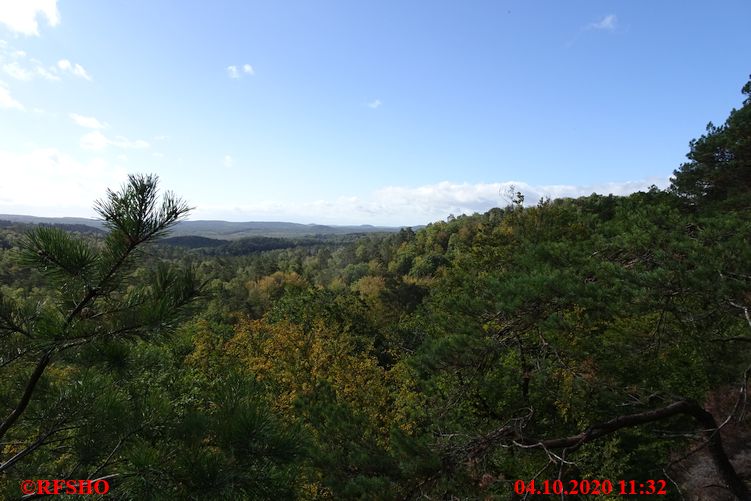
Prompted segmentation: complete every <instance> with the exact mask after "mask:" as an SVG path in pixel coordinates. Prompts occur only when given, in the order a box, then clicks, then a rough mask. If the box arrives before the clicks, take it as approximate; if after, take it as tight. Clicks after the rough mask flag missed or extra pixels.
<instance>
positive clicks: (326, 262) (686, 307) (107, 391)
mask: <svg viewBox="0 0 751 501" xmlns="http://www.w3.org/2000/svg"><path fill="white" fill-rule="evenodd" d="M743 94H744V96H745V100H744V101H743V103H742V106H741V107H740V109H734V110H732V111H731V113H730V115H729V117H728V118H727V120H726V122H725V123H724V124H723V125H721V126H714V125H712V124H710V125H709V126H708V127H707V130H706V133H705V134H704V135H702V136H701V137H700V138H698V139H696V140H694V141H692V142H691V143H690V151H689V153H688V155H687V156H688V162H686V163H684V164H683V165H681V166H680V167H679V168H678V169H677V170H676V171H675V172H674V177H673V178H672V180H671V186H670V187H669V188H668V189H666V190H660V189H658V188H656V187H653V188H652V189H650V190H649V191H647V192H639V193H635V194H633V195H629V196H623V197H619V196H613V195H608V196H603V195H596V194H593V195H591V196H587V197H581V198H577V199H557V200H541V201H540V202H539V203H538V204H537V205H535V206H525V205H524V204H523V200H522V199H520V198H517V199H515V200H514V201H512V202H511V203H510V204H508V205H507V206H505V207H497V208H493V209H491V210H489V211H488V212H486V213H484V214H474V215H461V216H458V217H455V218H453V217H452V218H449V220H447V221H437V222H434V223H432V224H430V225H428V226H427V227H425V228H423V229H420V230H418V231H413V230H412V229H409V228H404V229H402V230H401V231H400V232H398V233H394V234H381V233H371V234H368V235H363V236H359V237H357V238H341V239H331V240H325V239H324V240H315V239H307V240H305V239H303V240H298V241H290V240H286V239H283V238H268V239H260V238H259V239H256V240H249V241H245V242H239V243H236V244H233V245H232V246H231V247H228V248H227V250H222V251H213V252H208V251H207V252H196V251H195V250H191V249H190V246H187V245H186V246H184V247H182V246H176V247H169V248H167V247H160V246H158V245H155V243H156V242H157V241H158V240H159V239H160V238H161V237H164V236H166V235H167V234H168V232H169V230H170V228H171V227H172V226H173V225H174V224H175V223H176V222H177V221H179V220H182V219H184V218H185V217H186V216H187V215H188V214H189V212H190V210H191V209H190V207H189V205H188V204H187V203H186V202H184V201H183V200H181V199H180V198H178V197H176V196H175V195H174V194H172V193H170V192H165V193H163V194H160V192H159V185H158V180H157V178H156V177H155V176H148V175H131V176H130V177H129V180H128V182H127V183H126V184H125V185H124V186H123V187H121V188H120V189H119V191H109V192H108V193H106V195H105V197H104V198H103V199H102V200H100V201H99V202H97V203H96V205H95V209H96V210H97V212H98V214H99V215H100V217H101V219H102V220H103V221H104V223H105V225H106V232H104V233H101V232H81V231H76V230H80V228H67V229H61V228H55V227H49V226H33V225H24V224H21V223H14V224H3V225H0V278H1V279H2V281H1V282H0V373H1V374H2V377H1V378H0V472H1V473H0V474H1V475H2V476H0V492H2V494H0V496H1V497H2V498H3V499H17V498H21V497H22V493H21V491H20V490H19V485H20V484H21V482H22V481H23V480H24V479H73V478H75V479H90V480H102V479H104V480H106V481H107V482H109V484H110V485H111V490H110V495H113V496H115V498H116V499H274V498H276V499H522V498H524V497H526V496H527V495H526V494H525V493H524V492H522V493H519V492H518V491H517V490H515V486H516V482H517V481H518V480H523V481H524V482H525V483H529V482H530V481H531V480H533V479H535V480H536V481H537V482H538V485H542V482H544V481H545V480H548V481H551V482H552V481H555V480H561V481H562V482H564V484H566V482H569V481H571V480H581V479H591V480H598V481H603V480H606V479H607V480H610V481H611V482H612V483H613V484H614V486H615V490H616V493H617V491H618V488H619V487H618V481H619V480H624V481H630V480H635V481H637V482H642V483H644V482H646V481H648V480H653V481H654V480H661V481H663V482H664V486H665V487H664V488H665V491H666V495H665V497H666V498H668V499H681V498H682V497H684V496H686V497H690V498H691V499H698V498H702V499H717V500H721V499H736V498H737V499H750V495H749V485H751V453H750V451H751V447H749V445H750V444H751V426H749V425H750V424H751V417H749V416H750V415H751V412H749V409H748V403H747V393H748V382H749V375H750V374H751V313H750V312H749V309H750V308H751V217H750V216H751V214H749V210H750V209H751V82H749V83H747V84H746V85H745V86H744V87H743ZM566 485H567V486H568V484H566ZM624 494H628V493H624ZM569 497H570V498H571V499H575V498H576V497H577V496H575V495H574V496H569ZM589 498H592V499H613V497H612V496H611V497H608V496H607V495H605V494H601V495H596V494H593V495H590V496H589Z"/></svg>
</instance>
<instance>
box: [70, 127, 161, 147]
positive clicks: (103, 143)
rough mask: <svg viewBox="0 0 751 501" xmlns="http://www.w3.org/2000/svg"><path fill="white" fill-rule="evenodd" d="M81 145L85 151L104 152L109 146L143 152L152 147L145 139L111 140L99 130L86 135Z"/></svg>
mask: <svg viewBox="0 0 751 501" xmlns="http://www.w3.org/2000/svg"><path fill="white" fill-rule="evenodd" d="M80 144H81V148H83V149H85V150H103V149H105V148H107V147H108V146H114V147H116V148H122V149H129V150H142V149H146V148H148V147H149V146H150V145H149V143H147V142H146V141H144V140H143V139H137V140H135V141H132V140H130V139H128V138H125V137H123V136H117V137H115V138H112V139H111V138H109V137H107V136H105V135H104V134H102V133H101V132H99V131H98V130H94V131H91V132H89V133H87V134H84V135H83V137H81V141H80Z"/></svg>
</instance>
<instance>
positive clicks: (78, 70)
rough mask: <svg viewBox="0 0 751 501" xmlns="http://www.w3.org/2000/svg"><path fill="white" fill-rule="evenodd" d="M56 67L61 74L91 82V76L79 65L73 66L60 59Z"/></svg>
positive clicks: (67, 61)
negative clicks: (68, 74)
mask: <svg viewBox="0 0 751 501" xmlns="http://www.w3.org/2000/svg"><path fill="white" fill-rule="evenodd" d="M57 67H58V68H59V69H60V70H61V71H63V72H68V73H71V74H73V75H75V76H77V77H79V78H84V79H86V80H89V81H91V75H89V73H88V72H87V71H86V70H85V69H84V67H83V66H81V65H80V64H77V63H76V64H74V63H71V62H70V61H69V60H67V59H61V60H59V61H58V62H57Z"/></svg>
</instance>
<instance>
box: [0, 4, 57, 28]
mask: <svg viewBox="0 0 751 501" xmlns="http://www.w3.org/2000/svg"><path fill="white" fill-rule="evenodd" d="M40 17H43V18H45V19H46V20H47V24H48V25H50V26H57V25H58V24H60V11H58V10H57V0H7V1H2V2H0V24H4V25H5V26H6V27H7V28H8V29H10V30H11V31H12V32H14V33H19V34H21V35H26V36H39V22H38V19H39V18H40Z"/></svg>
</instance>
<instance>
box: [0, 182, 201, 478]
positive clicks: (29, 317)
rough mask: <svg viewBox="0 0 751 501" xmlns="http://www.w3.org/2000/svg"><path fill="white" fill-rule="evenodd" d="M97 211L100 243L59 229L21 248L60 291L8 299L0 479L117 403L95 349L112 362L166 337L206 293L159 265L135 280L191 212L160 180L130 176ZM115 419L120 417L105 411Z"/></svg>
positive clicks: (2, 340) (189, 275) (2, 304)
mask: <svg viewBox="0 0 751 501" xmlns="http://www.w3.org/2000/svg"><path fill="white" fill-rule="evenodd" d="M160 198H161V200H160ZM95 210H96V212H97V213H98V214H99V216H100V217H101V218H102V219H103V220H104V222H105V225H106V226H107V228H108V230H109V232H108V233H107V235H106V237H105V238H104V239H103V240H100V241H99V242H96V243H92V242H91V241H89V240H84V239H82V238H77V237H74V236H72V235H71V234H69V233H66V232H64V231H62V230H60V229H57V228H51V227H38V228H35V229H33V230H32V231H30V232H28V234H27V235H26V237H25V238H24V240H23V241H22V243H21V248H22V251H21V253H20V259H21V262H22V263H23V264H25V265H28V266H31V267H35V268H36V269H38V270H40V271H41V272H42V273H43V274H44V275H45V276H46V277H47V279H48V280H49V282H50V284H51V285H52V286H53V287H54V289H52V290H51V291H50V292H49V294H48V298H47V299H46V300H45V301H39V302H32V301H29V300H19V299H14V298H11V297H9V296H7V295H0V347H1V349H2V352H1V353H2V355H1V356H2V363H1V364H0V367H1V370H2V372H3V377H2V381H3V382H2V383H0V394H1V395H3V396H2V398H0V412H1V413H2V416H3V417H2V421H1V422H0V438H2V439H3V442H4V444H5V447H4V448H3V449H2V452H1V453H0V454H1V455H0V458H1V459H0V461H1V463H0V472H3V473H7V472H9V471H10V470H11V469H13V468H14V467H17V466H18V465H19V463H22V462H24V461H28V460H29V458H30V457H31V456H32V455H37V456H44V451H45V450H47V449H49V447H50V446H51V444H60V443H61V442H65V441H75V440H76V439H77V438H79V437H81V436H83V434H85V431H86V430H85V428H86V424H85V422H86V416H84V415H83V412H84V411H85V410H86V409H89V410H90V411H91V410H92V409H91V407H92V405H91V402H92V401H93V400H96V399H98V402H97V403H98V404H100V405H104V406H105V407H106V405H107V402H106V401H107V399H108V398H109V397H111V399H110V400H115V395H114V390H113V389H112V388H111V387H109V386H108V380H107V378H103V377H87V374H89V372H88V371H87V368H88V367H87V365H88V364H90V363H91V360H90V356H88V355H90V353H91V351H92V350H94V351H97V350H98V351H99V352H100V354H102V356H103V357H105V358H107V356H106V355H107V353H109V354H110V355H112V354H113V351H114V353H117V352H118V348H117V346H118V343H119V342H122V341H125V340H134V339H139V338H140V339H150V338H153V337H154V336H158V335H159V334H160V333H161V332H164V331H166V330H168V329H169V328H171V327H172V326H173V325H174V322H175V321H176V320H177V318H178V315H179V314H180V312H181V311H183V310H184V309H185V307H186V306H187V305H188V304H189V303H191V302H192V301H193V300H194V299H195V298H196V297H197V296H198V295H199V293H200V289H201V287H200V284H199V283H198V281H197V279H196V277H195V274H194V273H193V270H192V269H190V268H187V269H176V268H173V267H169V266H166V265H164V264H161V263H160V264H158V265H156V266H154V267H153V269H150V270H148V271H146V272H145V273H136V271H138V270H137V265H138V264H139V262H141V258H142V257H143V254H142V249H143V247H144V246H145V245H147V244H149V243H150V242H153V241H155V240H156V239H158V238H159V237H162V236H164V235H165V234H166V233H167V231H168V230H169V228H170V227H171V226H172V225H174V224H175V223H176V222H177V221H179V220H180V219H182V218H183V217H185V216H186V215H187V214H188V212H189V211H190V207H188V205H187V204H186V203H185V202H184V201H182V200H181V199H179V198H177V197H176V196H175V195H173V194H172V193H170V192H166V193H164V195H163V196H162V197H160V196H159V190H158V180H157V178H156V176H153V175H131V176H129V178H128V182H127V183H126V184H125V185H124V186H123V187H122V189H121V190H120V191H119V192H113V191H111V190H108V192H107V196H106V197H105V198H104V199H103V200H100V201H98V202H97V203H96V205H95ZM136 278H138V280H136ZM120 351H122V349H120ZM110 358H111V359H112V358H113V357H110ZM114 358H117V357H114ZM110 391H112V392H113V395H108V392H110ZM103 400H104V401H103ZM107 410H109V411H110V412H115V413H116V412H117V409H116V408H115V409H113V408H110V409H104V410H102V409H99V411H100V412H104V413H106V411H107ZM79 459H82V458H79ZM16 489H17V484H16Z"/></svg>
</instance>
